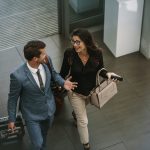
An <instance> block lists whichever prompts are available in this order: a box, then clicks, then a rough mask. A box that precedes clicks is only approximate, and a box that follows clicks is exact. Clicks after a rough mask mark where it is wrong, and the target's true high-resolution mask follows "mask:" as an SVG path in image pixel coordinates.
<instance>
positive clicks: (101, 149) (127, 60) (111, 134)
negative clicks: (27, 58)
mask: <svg viewBox="0 0 150 150" xmlns="http://www.w3.org/2000/svg"><path fill="white" fill-rule="evenodd" d="M93 35H94V37H95V39H96V41H97V43H98V45H99V46H101V47H103V48H104V50H103V54H104V63H105V67H106V68H107V69H108V70H110V71H114V72H116V73H118V74H120V75H122V76H123V77H124V81H123V82H120V83H119V84H118V94H117V95H116V96H115V97H114V98H112V100H111V101H109V102H108V103H107V104H106V105H105V106H104V107H103V108H102V109H101V110H98V109H96V108H95V107H93V106H91V105H88V107H87V110H88V117H89V132H90V142H91V150H149V149H150V142H149V141H150V100H149V99H150V92H149V89H150V88H149V87H150V69H149V68H150V61H149V60H146V59H145V58H144V57H143V56H142V55H141V54H140V53H139V52H136V53H132V54H129V55H126V56H122V57H119V58H114V57H113V55H112V54H111V53H110V52H109V51H108V49H107V47H106V46H105V45H104V43H103V42H102V36H101V35H102V32H100V31H97V32H94V33H93ZM42 40H43V41H44V42H46V44H47V52H48V54H49V55H50V56H51V57H52V60H53V63H54V66H55V68H56V70H57V71H59V69H60V65H61V62H62V58H63V51H64V49H65V48H66V47H67V46H69V42H68V41H66V40H64V39H63V38H62V37H61V36H59V35H54V36H51V37H48V38H45V39H42ZM22 48H23V46H22V45H20V46H18V47H14V48H11V49H8V50H5V51H0V64H1V65H0V116H6V115H7V113H6V104H7V97H8V96H7V95H8V90H9V74H10V72H11V71H12V70H14V69H15V68H16V67H17V66H19V65H20V64H21V63H23V62H24V58H23V54H22ZM71 111H72V109H71V106H70V104H69V102H68V99H67V98H66V99H65V102H64V107H63V110H62V112H61V114H60V115H58V116H57V117H56V118H55V121H54V124H53V127H52V128H51V129H50V131H49V134H48V149H49V150H64V149H65V150H82V145H81V144H80V141H79V136H78V133H77V129H76V127H75V126H74V125H73V119H72V116H71ZM11 149H15V150H28V149H30V140H29V138H28V134H27V132H26V135H25V136H24V139H23V141H22V142H15V143H9V144H5V145H1V146H0V150H11Z"/></svg>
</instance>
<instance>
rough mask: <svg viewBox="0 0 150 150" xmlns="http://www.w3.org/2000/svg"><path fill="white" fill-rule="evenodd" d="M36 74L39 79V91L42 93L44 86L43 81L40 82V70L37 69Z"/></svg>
mask: <svg viewBox="0 0 150 150" xmlns="http://www.w3.org/2000/svg"><path fill="white" fill-rule="evenodd" d="M36 73H37V76H38V79H39V83H40V89H41V90H42V91H44V84H43V81H42V77H41V74H40V70H39V69H38V71H37V72H36Z"/></svg>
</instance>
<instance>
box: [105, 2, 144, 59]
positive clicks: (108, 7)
mask: <svg viewBox="0 0 150 150" xmlns="http://www.w3.org/2000/svg"><path fill="white" fill-rule="evenodd" d="M143 2H144V0H105V17H104V19H105V20H104V42H105V44H106V45H107V46H108V48H109V49H110V50H111V52H112V53H113V55H114V56H115V57H119V56H122V55H126V54H129V53H132V52H135V51H139V46H140V37H141V25H142V13H143Z"/></svg>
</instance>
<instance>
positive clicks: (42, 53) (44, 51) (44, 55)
mask: <svg viewBox="0 0 150 150" xmlns="http://www.w3.org/2000/svg"><path fill="white" fill-rule="evenodd" d="M40 52H41V54H40V57H39V58H38V60H37V61H38V63H40V64H42V63H44V61H45V57H46V50H45V48H42V49H40Z"/></svg>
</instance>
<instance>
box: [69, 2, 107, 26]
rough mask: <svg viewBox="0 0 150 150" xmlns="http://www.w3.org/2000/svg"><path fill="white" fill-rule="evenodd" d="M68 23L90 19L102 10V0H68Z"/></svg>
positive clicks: (101, 12) (100, 13)
mask: <svg viewBox="0 0 150 150" xmlns="http://www.w3.org/2000/svg"><path fill="white" fill-rule="evenodd" d="M69 11H70V24H72V23H77V22H79V21H82V20H85V19H90V18H91V17H95V16H98V15H102V14H103V12H104V0H69Z"/></svg>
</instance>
